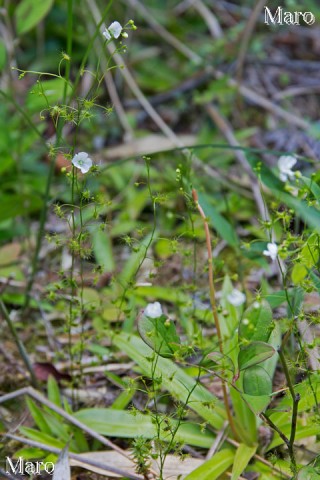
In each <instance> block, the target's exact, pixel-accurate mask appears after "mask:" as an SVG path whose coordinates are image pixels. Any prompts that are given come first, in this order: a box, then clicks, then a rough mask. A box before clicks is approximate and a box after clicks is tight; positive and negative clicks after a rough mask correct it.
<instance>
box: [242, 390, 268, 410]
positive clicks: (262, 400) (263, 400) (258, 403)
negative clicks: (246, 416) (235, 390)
mask: <svg viewBox="0 0 320 480" xmlns="http://www.w3.org/2000/svg"><path fill="white" fill-rule="evenodd" d="M241 396H242V397H243V398H244V400H245V401H246V402H247V404H248V405H250V409H251V411H252V412H254V413H255V415H259V413H261V412H263V411H264V410H265V409H266V408H267V406H268V405H269V403H270V396H269V395H260V396H259V397H256V396H253V395H246V394H245V393H242V394H241Z"/></svg>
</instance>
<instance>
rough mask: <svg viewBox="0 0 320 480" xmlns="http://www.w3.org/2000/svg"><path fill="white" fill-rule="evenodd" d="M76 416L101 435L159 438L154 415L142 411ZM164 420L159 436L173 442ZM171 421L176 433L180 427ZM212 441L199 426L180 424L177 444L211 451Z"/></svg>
mask: <svg viewBox="0 0 320 480" xmlns="http://www.w3.org/2000/svg"><path fill="white" fill-rule="evenodd" d="M74 416H75V418H77V420H80V421H81V422H82V423H84V424H85V425H87V426H88V427H90V428H92V429H93V430H95V431H96V432H98V433H101V434H102V435H106V436H112V437H121V438H136V437H137V432H139V435H141V436H143V437H144V438H150V439H154V438H157V425H156V424H155V422H154V419H153V416H152V415H146V414H143V413H141V412H139V411H135V410H133V411H131V412H127V411H123V410H115V409H112V408H87V409H84V410H79V411H78V412H76V413H75V414H74ZM164 418H165V417H164V416H163V417H161V419H162V421H160V423H161V425H162V428H161V431H160V437H161V439H162V440H165V441H170V440H171V438H172V434H171V432H169V430H168V428H167V424H166V422H164ZM168 421H169V422H170V424H171V426H172V429H173V430H174V429H175V427H176V426H177V420H173V419H168ZM213 439H214V436H213V434H212V433H211V432H209V431H207V430H205V431H203V429H201V428H200V426H199V425H197V424H195V423H187V422H185V421H184V422H183V423H181V425H180V427H179V429H178V432H177V436H176V440H177V441H181V442H183V443H187V444H189V445H193V446H197V447H202V448H209V447H210V446H211V445H212V441H213Z"/></svg>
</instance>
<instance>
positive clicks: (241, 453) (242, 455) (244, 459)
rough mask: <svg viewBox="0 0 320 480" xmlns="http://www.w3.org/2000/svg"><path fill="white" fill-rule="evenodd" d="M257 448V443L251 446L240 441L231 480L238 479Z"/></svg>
mask: <svg viewBox="0 0 320 480" xmlns="http://www.w3.org/2000/svg"><path fill="white" fill-rule="evenodd" d="M256 450H257V446H256V445H255V446H253V447H249V446H248V445H246V444H245V443H240V445H239V447H238V448H237V451H236V455H235V458H234V462H233V468H232V475H231V480H238V478H239V477H240V475H241V473H242V472H243V471H244V469H245V468H246V467H247V465H248V463H249V462H250V460H251V458H252V457H253V455H254V454H255V453H256Z"/></svg>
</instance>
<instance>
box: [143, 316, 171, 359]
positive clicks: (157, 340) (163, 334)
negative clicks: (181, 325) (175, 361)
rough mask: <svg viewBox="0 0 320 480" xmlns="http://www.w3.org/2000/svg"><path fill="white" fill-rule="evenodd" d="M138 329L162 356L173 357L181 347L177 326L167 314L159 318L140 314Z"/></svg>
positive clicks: (147, 342)
mask: <svg viewBox="0 0 320 480" xmlns="http://www.w3.org/2000/svg"><path fill="white" fill-rule="evenodd" d="M138 330H139V333H140V335H141V338H142V340H143V341H144V342H145V343H146V344H147V345H149V347H151V348H152V349H153V350H154V351H155V352H156V353H158V354H159V355H161V356H162V357H171V356H172V355H173V354H174V352H175V351H176V350H177V349H178V348H179V345H180V338H179V337H178V335H177V332H176V327H175V325H174V323H173V322H172V321H171V320H170V319H169V318H166V317H165V315H161V317H158V318H150V317H147V316H146V315H144V314H142V315H140V317H139V319H138Z"/></svg>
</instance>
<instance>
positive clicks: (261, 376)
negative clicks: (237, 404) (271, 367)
mask: <svg viewBox="0 0 320 480" xmlns="http://www.w3.org/2000/svg"><path fill="white" fill-rule="evenodd" d="M243 391H244V393H246V394H247V395H252V396H254V397H259V396H261V395H270V394H271V393H272V381H271V378H270V376H269V374H268V373H267V372H266V371H265V369H264V368H262V367H260V366H259V365H255V366H254V367H251V368H247V369H246V370H245V371H244V373H243Z"/></svg>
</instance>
